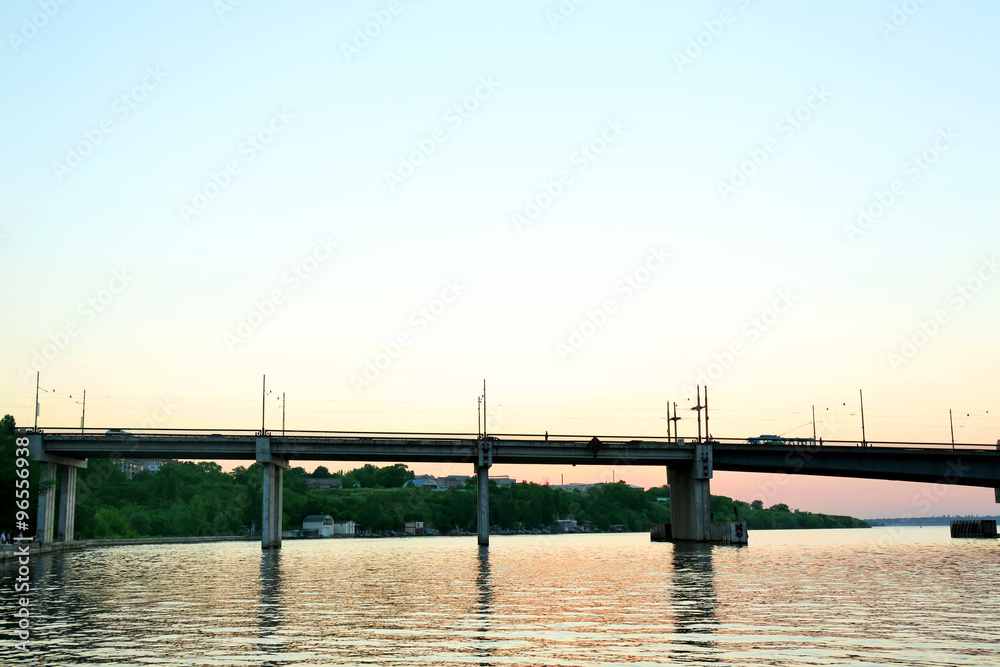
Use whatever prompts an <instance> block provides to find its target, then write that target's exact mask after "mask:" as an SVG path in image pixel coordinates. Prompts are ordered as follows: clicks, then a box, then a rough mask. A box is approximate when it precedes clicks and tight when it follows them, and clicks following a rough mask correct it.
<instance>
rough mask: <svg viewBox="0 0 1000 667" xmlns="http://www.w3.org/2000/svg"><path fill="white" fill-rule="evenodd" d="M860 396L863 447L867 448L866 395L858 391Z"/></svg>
mask: <svg viewBox="0 0 1000 667" xmlns="http://www.w3.org/2000/svg"><path fill="white" fill-rule="evenodd" d="M858 394H860V395H861V446H862V447H867V446H868V440H867V439H866V438H865V393H864V392H863V391H862V390H860V389H858Z"/></svg>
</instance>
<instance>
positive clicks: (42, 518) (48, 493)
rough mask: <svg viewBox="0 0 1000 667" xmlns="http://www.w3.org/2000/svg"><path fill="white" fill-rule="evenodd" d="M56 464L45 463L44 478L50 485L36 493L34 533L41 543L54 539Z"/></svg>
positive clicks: (47, 542) (50, 541)
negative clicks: (36, 521) (36, 506)
mask: <svg viewBox="0 0 1000 667" xmlns="http://www.w3.org/2000/svg"><path fill="white" fill-rule="evenodd" d="M56 470H57V468H56V464H55V463H46V464H45V473H44V479H46V480H51V481H52V485H51V486H49V487H48V488H46V489H45V490H44V491H42V492H41V493H40V494H39V495H38V526H37V527H36V528H35V534H36V535H38V536H39V537H40V538H41V539H42V544H51V543H52V542H53V541H55V534H54V533H55V530H54V528H55V523H56V485H55V479H56Z"/></svg>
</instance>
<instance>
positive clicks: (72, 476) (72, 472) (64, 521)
mask: <svg viewBox="0 0 1000 667" xmlns="http://www.w3.org/2000/svg"><path fill="white" fill-rule="evenodd" d="M59 468H60V470H59V540H60V541H61V542H72V541H73V539H74V537H75V535H74V531H73V527H74V525H75V524H76V468H74V467H72V466H59Z"/></svg>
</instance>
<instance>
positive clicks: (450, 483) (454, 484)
mask: <svg viewBox="0 0 1000 667" xmlns="http://www.w3.org/2000/svg"><path fill="white" fill-rule="evenodd" d="M470 479H472V478H471V477H470V476H469V475H448V476H447V477H438V485H440V486H443V487H444V488H446V489H456V488H458V487H460V486H462V485H463V484H465V483H466V482H468V481H469V480H470Z"/></svg>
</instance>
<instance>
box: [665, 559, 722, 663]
mask: <svg viewBox="0 0 1000 667" xmlns="http://www.w3.org/2000/svg"><path fill="white" fill-rule="evenodd" d="M715 548H716V547H713V546H712V545H710V544H696V543H691V542H675V543H674V544H673V565H674V569H673V578H672V579H673V586H671V588H670V592H671V597H672V598H673V607H674V610H675V613H676V618H675V622H674V627H675V632H677V634H678V635H680V636H679V637H678V638H677V642H676V643H677V644H679V645H681V646H683V647H684V648H679V649H678V650H677V651H676V652H675V653H674V654H673V655H674V657H675V658H676V659H678V660H688V659H692V658H695V659H697V660H699V661H702V662H718V659H717V658H715V657H713V655H712V653H714V651H715V648H716V642H715V640H714V639H713V638H712V632H714V631H715V629H716V628H717V627H718V625H719V621H718V618H717V617H716V606H717V603H718V599H717V597H716V591H715V571H714V569H713V567H712V551H713V549H715ZM720 548H721V547H720ZM727 548H731V547H727Z"/></svg>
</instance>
